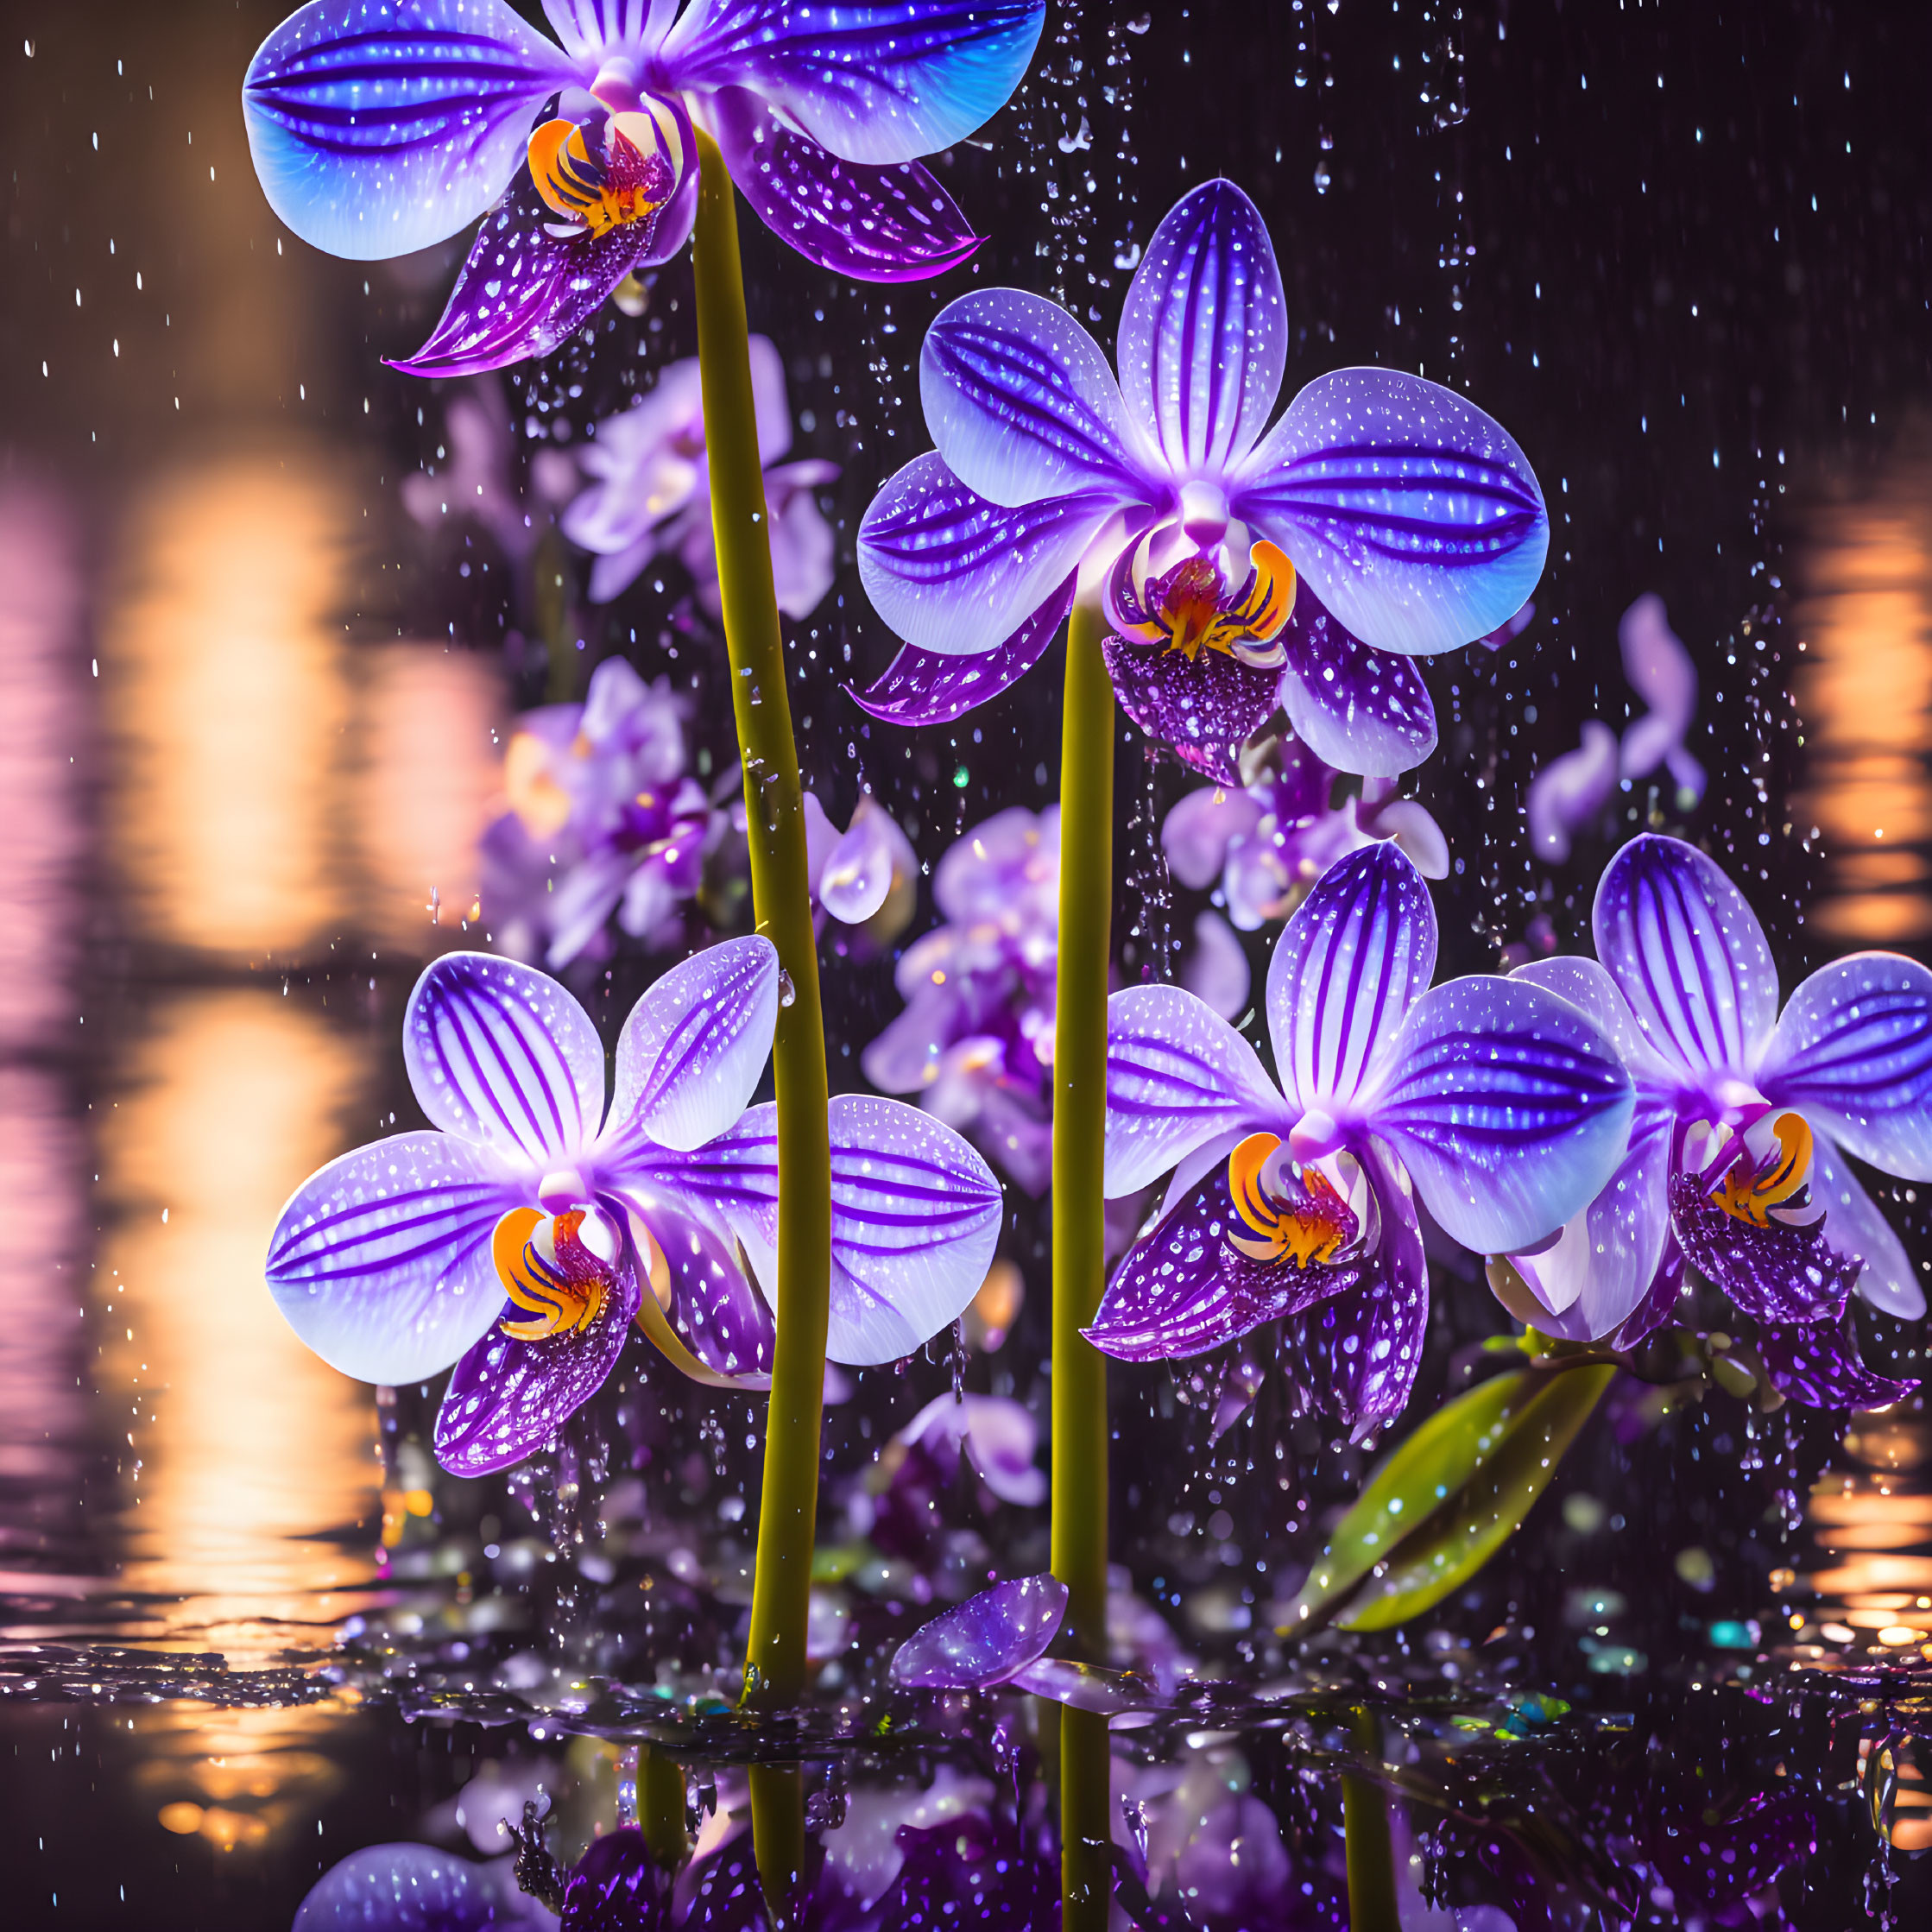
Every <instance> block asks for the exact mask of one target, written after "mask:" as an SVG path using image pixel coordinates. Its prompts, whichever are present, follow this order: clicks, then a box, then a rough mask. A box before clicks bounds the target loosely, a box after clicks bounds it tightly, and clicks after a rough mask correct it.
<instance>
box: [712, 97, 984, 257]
mask: <svg viewBox="0 0 1932 1932" xmlns="http://www.w3.org/2000/svg"><path fill="white" fill-rule="evenodd" d="M700 107H701V109H702V110H703V111H704V116H705V118H706V120H707V121H708V122H709V123H710V127H711V129H712V131H713V132H714V133H715V134H716V136H717V142H718V146H719V148H721V149H722V150H723V155H724V161H725V166H726V167H728V168H729V170H730V174H731V179H732V180H734V181H736V183H737V185H738V188H739V191H740V192H741V193H742V194H743V196H744V198H745V199H746V200H747V201H748V202H750V204H751V205H752V207H753V208H754V210H755V211H756V212H757V215H758V218H759V219H760V220H761V222H763V223H764V224H765V225H766V227H767V228H768V229H770V230H771V231H772V232H773V234H774V235H776V236H777V237H779V238H780V240H781V241H784V242H788V243H790V244H791V245H792V247H793V248H795V249H797V250H798V251H799V254H800V255H802V256H805V260H806V261H808V262H815V263H816V264H817V265H818V267H819V268H830V270H831V271H832V273H833V274H834V275H849V276H851V277H852V278H853V280H854V281H925V280H926V279H927V278H928V277H930V276H932V275H944V273H945V272H946V270H947V269H949V268H957V267H958V266H959V264H960V263H961V262H964V261H965V260H966V259H967V258H968V257H969V256H971V255H972V254H973V252H974V251H975V249H977V248H978V247H979V245H980V241H981V237H979V236H977V235H975V233H974V232H973V230H972V228H971V226H970V225H969V223H968V222H967V219H966V218H965V216H964V215H963V214H962V213H961V212H960V211H959V208H958V206H957V204H956V203H955V202H954V200H953V199H952V197H951V196H950V194H948V193H946V191H945V190H944V188H943V187H941V186H939V183H938V180H936V179H935V178H934V176H933V174H932V173H931V170H930V169H929V168H926V167H921V166H920V164H919V162H918V161H893V162H891V163H889V164H887V165H886V166H883V167H875V166H873V165H870V164H868V163H867V162H865V161H845V160H843V159H842V158H841V157H840V156H838V155H835V154H833V153H832V152H831V151H830V149H829V148H822V147H821V146H820V145H819V144H818V142H816V141H814V140H813V139H812V138H811V136H810V135H806V134H800V133H799V131H798V129H795V128H791V127H787V126H786V124H785V123H783V122H781V121H780V120H778V119H776V118H775V117H773V114H772V112H771V110H770V109H769V108H768V107H767V105H766V104H765V102H764V101H763V100H761V98H759V96H758V95H756V94H754V93H753V92H751V91H750V90H749V89H748V88H743V87H728V88H725V89H724V90H723V92H719V93H717V94H716V95H713V96H711V97H710V99H709V100H701V102H700Z"/></svg>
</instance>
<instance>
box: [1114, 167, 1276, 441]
mask: <svg viewBox="0 0 1932 1932" xmlns="http://www.w3.org/2000/svg"><path fill="white" fill-rule="evenodd" d="M1287 361H1288V311H1287V305H1286V303H1285V300H1283V296H1282V287H1281V271H1280V269H1279V268H1277V267H1276V265H1275V258H1274V245H1273V243H1271V242H1270V241H1269V239H1268V230H1267V228H1266V225H1265V224H1264V223H1263V222H1262V219H1261V217H1260V212H1259V211H1258V210H1257V209H1256V207H1255V205H1254V204H1253V202H1252V201H1250V200H1249V199H1248V198H1247V196H1246V195H1245V194H1243V193H1241V190H1240V189H1239V188H1238V187H1236V186H1234V183H1233V182H1232V181H1226V180H1214V181H1203V183H1202V184H1201V186H1199V187H1197V188H1195V189H1193V190H1191V191H1190V193H1187V194H1185V195H1184V196H1183V197H1182V198H1181V199H1180V200H1178V202H1176V203H1175V205H1174V206H1173V207H1172V208H1171V210H1170V211H1169V212H1168V213H1167V214H1166V215H1165V217H1164V218H1162V220H1161V224H1160V225H1159V227H1158V228H1157V229H1156V230H1154V232H1153V237H1152V240H1151V241H1149V242H1148V243H1147V253H1146V258H1145V259H1144V260H1143V261H1142V262H1141V263H1140V267H1139V268H1137V269H1136V270H1135V271H1134V275H1133V281H1132V283H1131V284H1130V285H1129V286H1128V288H1127V302H1126V305H1125V306H1124V307H1123V308H1122V310H1121V332H1120V363H1121V394H1122V395H1123V396H1124V397H1125V399H1126V401H1127V410H1128V412H1129V414H1131V415H1132V417H1133V420H1134V422H1135V423H1136V424H1137V425H1138V426H1139V427H1140V432H1141V434H1142V435H1143V436H1144V437H1145V438H1146V440H1147V442H1148V443H1150V444H1152V445H1155V446H1157V447H1158V448H1159V450H1160V451H1162V452H1163V454H1164V455H1165V457H1166V458H1167V461H1168V464H1169V465H1170V467H1171V469H1172V470H1173V471H1174V472H1175V474H1176V475H1178V476H1184V475H1187V474H1189V473H1190V472H1191V473H1194V474H1205V475H1208V476H1214V475H1215V474H1217V473H1220V472H1224V471H1225V470H1228V469H1229V468H1231V467H1232V466H1233V465H1234V464H1237V463H1239V462H1240V461H1241V458H1243V457H1245V456H1246V455H1247V453H1248V451H1249V450H1250V449H1252V448H1253V445H1254V442H1255V439H1256V438H1257V437H1259V436H1260V433H1261V430H1262V427H1263V426H1264V425H1265V424H1266V421H1267V420H1268V414H1269V412H1270V411H1271V410H1272V409H1273V407H1274V404H1275V398H1276V397H1277V396H1278V395H1279V394H1280V393H1281V372H1282V370H1283V369H1285V368H1286V367H1287Z"/></svg>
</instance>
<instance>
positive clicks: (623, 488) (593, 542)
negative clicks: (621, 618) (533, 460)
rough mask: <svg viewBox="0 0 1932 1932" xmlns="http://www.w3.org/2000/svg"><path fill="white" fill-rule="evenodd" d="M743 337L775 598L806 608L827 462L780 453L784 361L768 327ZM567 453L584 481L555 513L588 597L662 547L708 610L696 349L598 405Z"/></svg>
mask: <svg viewBox="0 0 1932 1932" xmlns="http://www.w3.org/2000/svg"><path fill="white" fill-rule="evenodd" d="M750 347H751V382H752V401H753V404H754V408H755V410H756V412H757V421H758V459H759V461H760V462H761V464H763V465H764V468H765V503H766V508H767V512H768V513H769V516H770V526H769V527H770V533H771V551H772V575H773V578H774V580H775V582H776V586H777V590H778V607H779V609H780V610H782V611H783V612H784V613H785V615H786V616H788V617H805V616H810V615H811V611H812V610H813V609H815V608H816V607H817V605H818V602H819V600H820V599H821V598H822V597H824V594H825V593H826V591H827V590H830V588H831V585H832V571H833V562H832V530H831V526H830V524H829V523H827V522H826V521H825V519H824V515H823V513H822V512H821V511H820V510H819V508H818V503H817V502H816V501H815V500H814V499H813V497H812V494H811V492H812V490H813V489H816V488H817V487H818V485H819V484H821V483H830V482H832V481H833V480H834V479H835V478H836V477H837V475H838V465H837V464H836V463H823V462H814V461H810V460H807V461H804V462H799V463H780V461H779V458H780V457H782V456H783V455H784V454H785V453H786V451H787V450H789V449H790V448H791V447H792V410H791V405H790V403H789V402H788V401H787V400H786V393H785V365H784V363H782V362H781V361H780V359H779V353H778V350H776V349H775V348H774V347H773V345H772V343H771V341H770V338H767V337H765V336H754V337H753V338H751V344H750ZM578 463H579V464H581V465H582V467H583V470H584V475H585V476H586V477H589V478H590V485H589V487H588V488H587V489H584V490H583V491H582V492H581V493H580V494H579V495H578V496H576V497H575V498H574V499H573V501H572V502H571V504H570V506H569V508H566V509H565V512H564V514H563V517H562V524H563V529H564V534H565V536H567V537H568V538H569V539H570V540H571V542H572V543H575V544H578V545H579V546H581V547H582V548H584V549H585V550H588V551H590V552H592V553H593V554H594V556H595V557H596V559H597V560H596V562H595V563H593V564H592V565H591V566H590V601H591V603H609V602H610V600H611V599H612V598H613V597H616V596H618V595H619V594H620V593H621V592H622V590H625V588H626V587H627V586H628V585H629V584H631V583H632V582H633V581H634V580H635V578H636V576H637V574H638V572H639V571H641V570H642V569H643V568H644V566H645V565H646V564H647V563H648V562H650V560H651V559H652V558H653V557H662V556H669V557H675V558H676V559H677V560H678V561H679V563H680V564H682V565H684V567H685V570H686V571H689V573H690V575H691V582H692V583H693V584H695V585H696V587H697V590H698V602H699V603H702V604H703V605H704V608H705V609H706V610H708V611H710V614H711V615H712V616H714V617H716V616H717V614H718V584H717V552H716V551H715V550H714V548H713V546H712V541H711V472H710V461H709V458H707V456H706V454H705V446H704V398H703V396H702V395H700V393H699V387H698V358H697V357H695V356H693V357H687V358H686V359H685V361H683V362H677V363H671V364H669V365H668V366H667V367H666V369H664V371H663V372H662V373H661V374H660V376H659V377H658V380H657V386H656V387H655V388H653V389H652V390H651V392H650V393H649V394H648V395H645V396H642V397H641V398H640V399H639V400H638V401H636V402H635V404H634V405H633V406H632V407H630V408H628V409H627V410H625V411H624V412H623V413H622V414H620V415H616V416H607V417H606V418H605V419H604V420H603V421H602V422H601V423H599V424H598V425H597V432H596V434H595V435H594V437H592V439H590V441H589V442H588V443H586V444H585V445H584V447H583V448H582V449H581V450H579V451H578Z"/></svg>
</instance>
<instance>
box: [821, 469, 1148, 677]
mask: <svg viewBox="0 0 1932 1932" xmlns="http://www.w3.org/2000/svg"><path fill="white" fill-rule="evenodd" d="M1117 508H1119V505H1118V503H1117V502H1116V499H1115V497H1114V495H1113V494H1112V493H1111V492H1109V491H1104V490H1083V491H1082V492H1080V493H1079V494H1077V495H1075V496H1061V497H1056V498H1053V499H1051V500H1050V501H1048V502H1039V503H1030V504H1027V505H1026V506H1024V507H1023V508H1019V509H1006V508H1001V506H1000V505H998V504H996V503H989V502H987V500H986V499H985V498H984V497H983V496H975V494H974V493H973V491H971V490H969V489H967V487H966V486H965V484H964V483H961V482H960V480H959V479H958V478H957V477H955V476H954V475H953V473H952V472H951V471H950V470H948V469H947V467H946V465H945V461H944V458H942V457H940V456H939V455H938V453H937V452H936V451H934V452H929V453H928V454H927V455H925V456H921V457H915V458H913V459H912V462H910V463H909V464H906V467H905V468H904V469H903V470H900V472H899V473H898V474H897V475H896V476H895V477H893V478H892V479H891V481H890V482H888V483H887V484H886V486H885V487H884V489H881V491H880V492H879V494H878V495H877V496H875V497H874V498H873V500H872V503H871V507H870V508H868V510H867V511H866V513H865V519H864V521H863V522H862V523H861V525H860V526H859V577H860V579H861V581H862V583H863V584H864V585H865V590H866V595H867V596H868V597H870V598H871V599H872V603H873V608H874V609H876V610H877V611H878V613H879V615H880V616H881V617H882V618H884V619H885V621H886V622H887V624H889V625H890V626H891V627H892V628H893V631H894V632H896V633H897V634H898V635H900V637H902V638H904V639H905V640H906V642H907V643H909V644H911V645H913V646H914V647H917V648H918V649H919V650H921V651H925V652H931V653H935V654H938V655H964V654H983V653H986V652H988V651H991V650H994V648H996V647H998V646H999V644H1000V642H1001V640H1002V639H1006V638H1010V637H1012V636H1013V633H1014V632H1015V631H1017V630H1019V629H1020V627H1021V626H1022V625H1024V624H1025V623H1026V620H1027V619H1028V618H1029V617H1031V616H1032V615H1033V614H1034V613H1035V612H1036V611H1037V610H1039V608H1040V607H1041V605H1043V604H1044V603H1046V602H1047V601H1048V600H1049V599H1050V598H1052V597H1057V596H1058V592H1059V589H1060V586H1061V585H1062V584H1064V582H1065V581H1066V579H1067V577H1068V576H1069V574H1070V572H1071V571H1074V570H1075V569H1076V567H1077V566H1078V565H1079V563H1080V561H1081V559H1082V558H1083V556H1084V555H1085V553H1086V552H1087V550H1088V549H1089V546H1091V545H1092V544H1093V543H1094V541H1095V539H1096V538H1097V537H1098V536H1099V535H1100V534H1101V532H1102V528H1103V527H1105V525H1106V524H1107V522H1108V519H1109V518H1111V517H1112V516H1113V515H1114V513H1115V511H1116V509H1117Z"/></svg>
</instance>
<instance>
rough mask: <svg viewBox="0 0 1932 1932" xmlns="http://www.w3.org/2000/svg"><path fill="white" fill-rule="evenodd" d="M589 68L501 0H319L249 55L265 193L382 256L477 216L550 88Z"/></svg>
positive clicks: (276, 204) (346, 249)
mask: <svg viewBox="0 0 1932 1932" xmlns="http://www.w3.org/2000/svg"><path fill="white" fill-rule="evenodd" d="M590 78H591V76H590V73H580V72H579V70H578V68H577V66H575V65H574V64H573V63H572V62H571V61H570V60H566V59H565V57H564V55H563V54H561V53H560V52H559V50H558V49H557V48H556V47H552V45H551V44H550V42H549V41H546V40H545V39H544V37H543V36H542V35H540V34H538V33H534V32H533V31H532V30H531V28H528V27H527V26H526V25H525V24H524V23H523V22H521V20H519V19H518V18H517V17H516V15H515V13H514V12H512V10H511V9H509V8H508V6H506V5H504V4H503V3H502V0H388V4H386V5H384V6H382V7H381V8H379V9H372V8H371V7H369V5H367V4H366V3H365V0H314V3H313V4H312V5H309V6H306V7H300V8H298V9H296V10H295V11H294V13H292V14H291V15H290V16H288V18H287V20H285V21H283V22H282V23H281V26H279V27H278V28H275V32H274V33H272V34H271V35H269V36H268V39H267V40H265V41H263V42H262V46H261V47H260V49H259V50H258V51H257V53H256V56H255V58H254V60H251V61H250V62H249V71H248V78H247V79H246V80H244V81H243V84H242V117H243V120H244V121H245V122H246V123H247V125H248V136H249V151H250V153H251V154H252V155H253V156H254V158H255V171H256V174H257V175H258V176H259V177H260V179H261V182H262V193H264V194H266V195H267V196H268V205H269V206H270V207H272V208H273V209H274V210H275V212H276V213H277V214H278V215H279V216H281V218H282V220H284V221H285V222H287V224H288V225H289V227H291V228H292V229H294V231H295V232H296V233H297V234H298V235H300V237H302V239H303V240H304V241H305V242H308V243H312V244H313V246H314V247H316V248H319V249H325V250H326V251H327V252H328V253H329V254H331V255H340V256H348V257H349V258H350V260H352V261H357V262H372V261H379V260H382V258H383V257H385V256H394V255H407V254H409V253H411V252H412V251H413V250H414V249H421V248H427V247H429V246H430V244H431V243H433V242H440V241H442V240H443V239H444V238H445V237H446V236H450V235H453V234H455V233H456V232H457V230H458V229H460V228H465V227H467V226H468V225H469V224H470V223H471V222H473V221H474V220H475V219H476V218H477V216H478V215H480V214H481V213H482V212H483V210H484V209H485V208H487V207H489V205H490V204H491V203H492V202H493V201H495V200H496V198H497V197H498V196H499V195H500V194H502V192H503V189H504V187H505V186H507V185H508V181H509V180H510V177H511V176H512V175H513V174H515V172H516V170H517V168H518V167H519V165H520V164H521V162H522V161H523V157H524V149H525V146H526V143H527V141H528V139H529V134H530V124H531V122H532V121H533V120H534V118H535V117H536V114H537V111H538V110H539V109H540V108H541V107H542V105H543V104H544V101H545V99H546V97H547V96H549V95H550V94H552V93H553V92H556V91H557V90H558V89H559V87H567V86H569V85H571V82H572V81H573V80H574V81H578V82H579V83H580V84H582V83H587V82H588V81H589V80H590Z"/></svg>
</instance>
